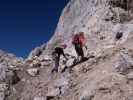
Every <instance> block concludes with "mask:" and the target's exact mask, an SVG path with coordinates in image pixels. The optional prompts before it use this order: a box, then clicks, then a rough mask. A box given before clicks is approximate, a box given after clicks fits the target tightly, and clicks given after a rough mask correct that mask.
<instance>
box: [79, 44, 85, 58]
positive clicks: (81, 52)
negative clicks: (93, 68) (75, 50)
mask: <svg viewBox="0 0 133 100" xmlns="http://www.w3.org/2000/svg"><path fill="white" fill-rule="evenodd" d="M79 52H80V56H81V60H83V59H84V52H83V48H82V46H80V48H79Z"/></svg>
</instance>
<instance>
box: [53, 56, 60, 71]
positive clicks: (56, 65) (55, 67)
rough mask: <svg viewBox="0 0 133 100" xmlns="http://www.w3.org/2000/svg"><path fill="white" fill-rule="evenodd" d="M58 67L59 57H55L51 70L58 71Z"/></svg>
mask: <svg viewBox="0 0 133 100" xmlns="http://www.w3.org/2000/svg"><path fill="white" fill-rule="evenodd" d="M58 67H59V57H57V58H56V59H55V64H54V68H53V70H52V72H54V71H55V72H58Z"/></svg>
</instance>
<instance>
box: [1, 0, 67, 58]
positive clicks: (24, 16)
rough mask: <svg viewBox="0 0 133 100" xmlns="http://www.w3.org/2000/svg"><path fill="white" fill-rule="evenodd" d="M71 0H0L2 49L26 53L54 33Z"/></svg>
mask: <svg viewBox="0 0 133 100" xmlns="http://www.w3.org/2000/svg"><path fill="white" fill-rule="evenodd" d="M68 1H69V0H1V1H0V49H2V50H4V51H6V52H10V53H14V54H15V55H16V56H18V57H20V56H22V57H26V56H27V55H28V54H29V52H30V51H31V50H32V49H33V48H35V47H36V46H40V45H41V44H43V43H45V42H47V41H48V40H49V39H50V37H51V36H52V35H53V33H54V31H55V28H56V25H57V23H58V19H59V17H60V14H61V12H62V9H63V8H64V7H65V5H66V4H67V2H68Z"/></svg>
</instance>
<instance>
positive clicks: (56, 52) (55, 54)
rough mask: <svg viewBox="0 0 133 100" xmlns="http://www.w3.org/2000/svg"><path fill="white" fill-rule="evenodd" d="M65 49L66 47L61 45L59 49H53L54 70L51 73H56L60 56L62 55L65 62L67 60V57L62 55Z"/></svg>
mask: <svg viewBox="0 0 133 100" xmlns="http://www.w3.org/2000/svg"><path fill="white" fill-rule="evenodd" d="M65 48H66V45H61V47H56V48H55V49H54V52H53V53H52V55H53V58H54V59H53V60H54V61H55V65H54V68H53V70H52V73H53V72H54V71H55V72H58V67H59V62H60V56H61V55H63V56H64V57H65V58H66V60H67V57H66V55H65V54H64V50H63V49H65Z"/></svg>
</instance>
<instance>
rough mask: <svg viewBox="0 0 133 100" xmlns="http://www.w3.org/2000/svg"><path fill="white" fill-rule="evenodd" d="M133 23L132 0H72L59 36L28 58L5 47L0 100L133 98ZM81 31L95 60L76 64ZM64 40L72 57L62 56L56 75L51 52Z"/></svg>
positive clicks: (1, 60)
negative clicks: (74, 42) (77, 38)
mask: <svg viewBox="0 0 133 100" xmlns="http://www.w3.org/2000/svg"><path fill="white" fill-rule="evenodd" d="M132 27H133V1H132V0H71V1H70V2H69V3H68V4H67V5H66V7H65V8H64V10H63V12H62V14H61V17H60V19H59V23H58V25H57V28H56V30H55V34H54V36H53V37H52V38H51V40H50V41H49V42H48V43H47V44H46V45H42V46H41V47H37V48H35V49H34V50H33V51H32V52H31V53H30V55H29V57H28V58H27V59H25V60H22V59H20V58H17V57H15V56H14V55H11V54H7V53H4V52H3V51H0V100H132V99H133V34H132V33H133V28H132ZM81 31H82V32H84V33H85V36H86V38H87V43H86V45H87V50H86V49H84V52H85V56H86V57H88V58H89V59H88V60H87V61H85V62H82V63H79V64H77V65H75V66H72V65H73V63H74V60H75V59H76V58H77V55H76V53H75V50H74V48H73V45H72V44H71V39H72V36H73V34H76V33H77V32H81ZM119 32H121V33H122V34H123V35H122V38H120V39H119V40H116V34H117V33H119ZM62 42H63V43H66V44H67V45H68V47H67V49H65V53H66V54H67V57H68V58H69V59H68V61H67V62H64V59H63V58H61V61H60V69H59V73H53V74H51V70H52V68H53V61H52V57H51V51H52V49H53V48H54V46H55V45H58V44H60V43H62ZM66 66H67V69H66V70H64V68H65V67H66Z"/></svg>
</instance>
